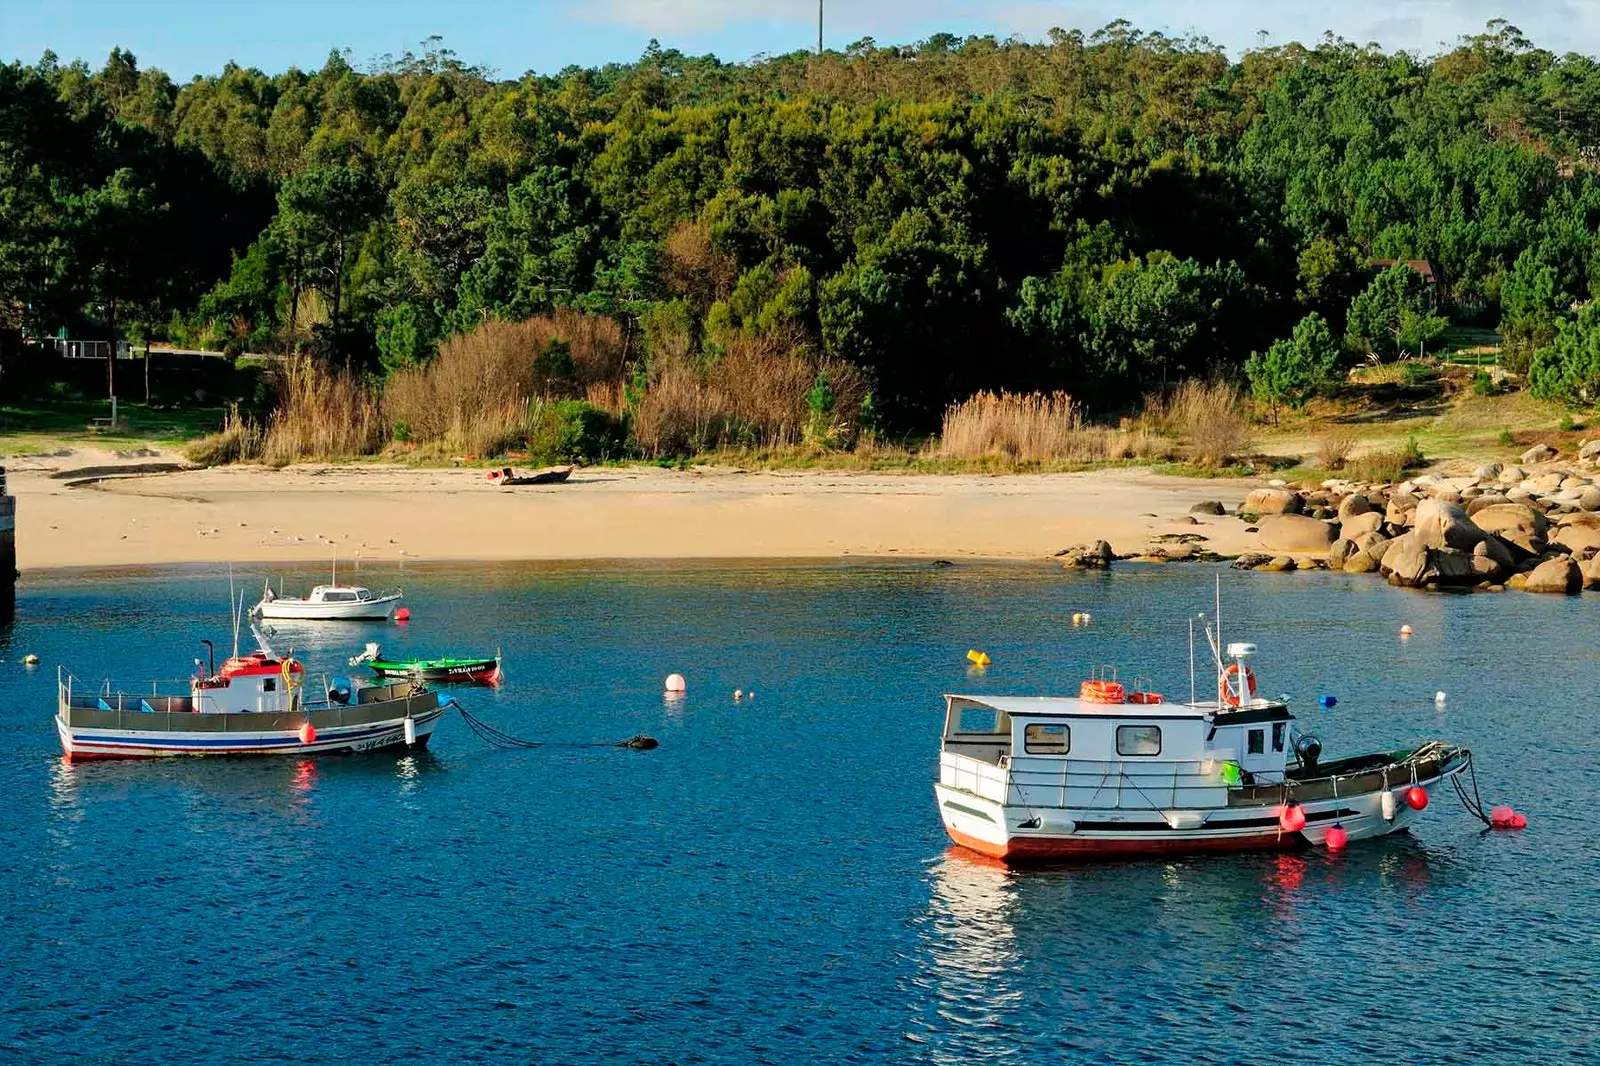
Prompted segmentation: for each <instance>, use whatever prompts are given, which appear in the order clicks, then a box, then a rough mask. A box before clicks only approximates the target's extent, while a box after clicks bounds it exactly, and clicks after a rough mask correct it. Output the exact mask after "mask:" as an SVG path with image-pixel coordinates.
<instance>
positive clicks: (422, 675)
mask: <svg viewBox="0 0 1600 1066" xmlns="http://www.w3.org/2000/svg"><path fill="white" fill-rule="evenodd" d="M362 663H366V664H367V665H368V666H369V667H370V668H371V669H372V672H373V673H375V674H377V675H378V676H379V677H383V678H391V679H393V680H397V681H398V680H402V679H406V678H412V679H416V680H421V681H427V682H431V683H433V684H452V683H463V682H464V683H470V684H481V685H496V684H499V683H500V678H501V673H500V657H499V656H498V655H497V656H495V657H494V658H492V659H490V658H482V659H472V658H460V659H453V658H439V659H391V658H388V657H386V656H385V655H384V654H383V649H382V648H381V647H380V646H379V645H378V644H377V643H375V642H369V643H368V644H367V648H366V650H365V651H363V652H362V653H361V654H360V655H357V656H355V657H354V658H353V659H351V660H350V665H351V666H360V665H361V664H362Z"/></svg>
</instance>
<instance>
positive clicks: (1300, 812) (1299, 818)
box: [1278, 803, 1306, 833]
mask: <svg viewBox="0 0 1600 1066" xmlns="http://www.w3.org/2000/svg"><path fill="white" fill-rule="evenodd" d="M1305 827H1306V812H1305V808H1303V807H1301V806H1300V804H1298V803H1290V804H1287V805H1285V807H1284V808H1283V810H1281V811H1279V812H1278V828H1279V829H1282V830H1283V831H1284V832H1285V833H1298V832H1300V830H1302V829H1304V828H1305Z"/></svg>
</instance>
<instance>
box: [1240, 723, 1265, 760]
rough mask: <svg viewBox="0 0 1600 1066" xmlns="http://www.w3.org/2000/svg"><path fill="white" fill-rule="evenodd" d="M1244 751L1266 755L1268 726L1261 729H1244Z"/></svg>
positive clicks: (1248, 753) (1247, 753)
mask: <svg viewBox="0 0 1600 1066" xmlns="http://www.w3.org/2000/svg"><path fill="white" fill-rule="evenodd" d="M1244 753H1245V754H1246V755H1265V754H1266V753H1267V727H1266V726H1262V727H1261V728H1260V729H1246V730H1245V731H1244Z"/></svg>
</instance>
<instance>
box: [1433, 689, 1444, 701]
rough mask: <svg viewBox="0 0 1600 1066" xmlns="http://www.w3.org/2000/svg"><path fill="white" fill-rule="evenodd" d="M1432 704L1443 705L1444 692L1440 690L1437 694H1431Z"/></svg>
mask: <svg viewBox="0 0 1600 1066" xmlns="http://www.w3.org/2000/svg"><path fill="white" fill-rule="evenodd" d="M1433 702H1434V703H1443V702H1444V690H1443V689H1440V690H1439V691H1438V692H1435V693H1434V694H1433Z"/></svg>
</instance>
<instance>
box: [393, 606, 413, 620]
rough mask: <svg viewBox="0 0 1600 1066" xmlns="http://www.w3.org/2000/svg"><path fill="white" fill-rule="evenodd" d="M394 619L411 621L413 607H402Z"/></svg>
mask: <svg viewBox="0 0 1600 1066" xmlns="http://www.w3.org/2000/svg"><path fill="white" fill-rule="evenodd" d="M394 620H395V621H396V622H409V621H411V608H409V607H402V608H400V609H399V610H398V611H396V612H395V613H394Z"/></svg>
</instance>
